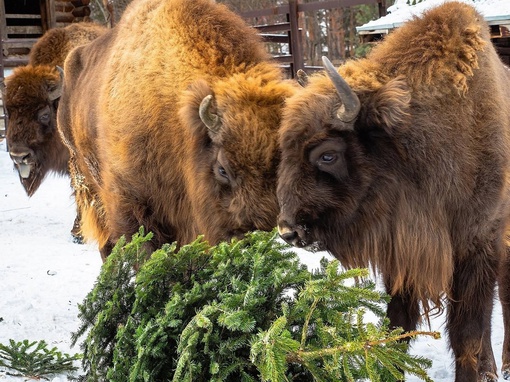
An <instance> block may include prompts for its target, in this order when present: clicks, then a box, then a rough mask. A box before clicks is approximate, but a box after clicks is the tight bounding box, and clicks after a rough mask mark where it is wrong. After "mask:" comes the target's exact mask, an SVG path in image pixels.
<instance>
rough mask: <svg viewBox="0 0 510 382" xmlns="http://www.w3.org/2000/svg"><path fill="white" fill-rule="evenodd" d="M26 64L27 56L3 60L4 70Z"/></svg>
mask: <svg viewBox="0 0 510 382" xmlns="http://www.w3.org/2000/svg"><path fill="white" fill-rule="evenodd" d="M27 64H28V55H26V56H16V57H6V58H4V67H6V68H14V67H16V66H20V65H27Z"/></svg>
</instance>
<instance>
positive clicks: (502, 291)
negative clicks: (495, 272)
mask: <svg viewBox="0 0 510 382" xmlns="http://www.w3.org/2000/svg"><path fill="white" fill-rule="evenodd" d="M499 300H500V301H501V307H502V310H503V327H504V330H505V339H504V341H503V367H502V368H501V372H502V374H503V377H504V378H505V379H506V380H510V248H507V250H506V258H505V259H504V261H503V262H502V267H501V270H500V275H499Z"/></svg>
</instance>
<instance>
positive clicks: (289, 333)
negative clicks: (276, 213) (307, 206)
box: [73, 229, 437, 382]
mask: <svg viewBox="0 0 510 382" xmlns="http://www.w3.org/2000/svg"><path fill="white" fill-rule="evenodd" d="M150 238H151V234H150V233H149V234H148V235H145V234H144V232H143V230H142V229H141V230H140V232H139V233H138V234H137V235H134V236H133V238H132V240H131V242H129V243H127V242H126V241H125V240H123V239H121V240H120V241H119V243H117V245H116V247H115V249H114V250H113V252H112V255H111V256H110V257H109V258H108V260H107V262H106V263H105V265H104V266H103V269H102V271H101V274H100V276H99V278H98V280H97V282H96V284H95V287H94V289H93V290H92V291H91V292H90V293H89V294H88V296H87V297H86V299H85V301H84V302H83V304H82V305H80V319H81V321H82V325H81V327H80V328H79V330H78V331H77V332H76V333H74V335H73V341H74V343H76V342H77V341H78V340H79V339H80V338H82V337H85V338H84V340H83V342H82V344H81V348H82V350H83V361H82V364H83V368H84V370H85V375H84V376H83V378H82V379H83V380H84V381H106V380H108V381H119V382H121V381H122V382H125V381H133V382H134V381H179V382H180V381H189V382H205V381H211V382H213V381H214V382H219V381H236V382H238V381H243V382H244V381H246V382H248V381H273V382H276V381H300V382H301V381H302V382H304V381H358V380H363V379H369V380H371V381H384V382H390V381H397V380H401V379H403V373H404V372H405V373H409V374H413V375H416V376H418V377H419V378H420V379H422V380H425V381H430V379H429V378H428V377H427V374H426V371H425V369H426V368H428V367H430V361H429V360H427V359H424V358H421V357H417V356H411V355H409V354H408V353H407V352H406V350H407V344H406V342H405V341H402V339H405V338H409V337H414V336H416V335H419V334H426V335H433V336H437V333H428V332H413V333H403V332H402V331H401V330H393V331H391V330H389V329H388V326H387V320H385V319H384V312H383V309H382V306H383V305H384V303H385V302H386V301H387V296H385V295H383V294H382V293H381V292H379V291H377V290H376V288H375V285H374V283H373V282H370V281H368V280H366V279H365V278H366V276H367V275H368V272H367V271H366V270H362V269H353V270H349V271H341V268H340V265H339V263H338V262H337V261H332V262H329V263H328V262H327V261H326V260H323V261H322V266H321V269H320V270H319V271H316V272H310V271H308V270H307V268H306V267H305V266H304V265H302V264H300V262H299V258H298V256H297V255H296V254H295V253H294V252H292V251H290V250H289V248H288V247H287V246H286V245H285V244H283V243H282V242H281V241H279V240H277V234H276V232H270V233H268V232H253V233H250V234H248V235H246V237H245V238H244V239H242V240H237V239H235V240H232V241H231V242H229V243H226V242H225V243H220V244H219V245H217V246H209V245H208V244H207V243H206V242H204V241H203V240H202V239H201V238H198V239H197V240H196V241H195V242H193V243H191V244H189V245H185V246H183V247H181V248H180V249H179V250H177V249H176V246H175V245H174V244H172V245H165V246H163V247H162V248H161V249H159V250H157V251H156V252H154V253H153V254H152V255H151V256H150V258H149V259H148V260H147V261H143V259H145V258H146V254H145V253H144V251H143V248H144V243H145V242H146V241H148V240H150ZM140 264H141V265H140ZM134 269H138V270H137V271H136V272H135V270H134ZM353 278H356V279H357V280H358V279H362V280H365V281H362V282H357V283H355V284H354V286H352V284H353V283H352V279H353ZM347 284H350V285H347ZM366 311H370V312H372V313H374V314H375V315H376V317H379V322H378V323H371V322H365V321H367V320H365V319H364V313H365V312H366Z"/></svg>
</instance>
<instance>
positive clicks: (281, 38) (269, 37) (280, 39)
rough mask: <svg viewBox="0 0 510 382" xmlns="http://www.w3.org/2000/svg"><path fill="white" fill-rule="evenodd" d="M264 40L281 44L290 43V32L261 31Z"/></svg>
mask: <svg viewBox="0 0 510 382" xmlns="http://www.w3.org/2000/svg"><path fill="white" fill-rule="evenodd" d="M261 36H262V38H263V39H264V42H275V43H279V44H288V43H290V40H289V35H288V34H266V33H261Z"/></svg>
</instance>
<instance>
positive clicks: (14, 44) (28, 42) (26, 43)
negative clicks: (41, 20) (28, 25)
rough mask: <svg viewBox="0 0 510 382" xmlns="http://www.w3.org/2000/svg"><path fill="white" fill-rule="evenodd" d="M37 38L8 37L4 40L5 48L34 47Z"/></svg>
mask: <svg viewBox="0 0 510 382" xmlns="http://www.w3.org/2000/svg"><path fill="white" fill-rule="evenodd" d="M37 40H38V39H36V38H15V39H6V40H4V41H3V45H4V48H6V49H9V48H30V49H31V48H32V46H33V45H34V44H35V43H36V42H37Z"/></svg>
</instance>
